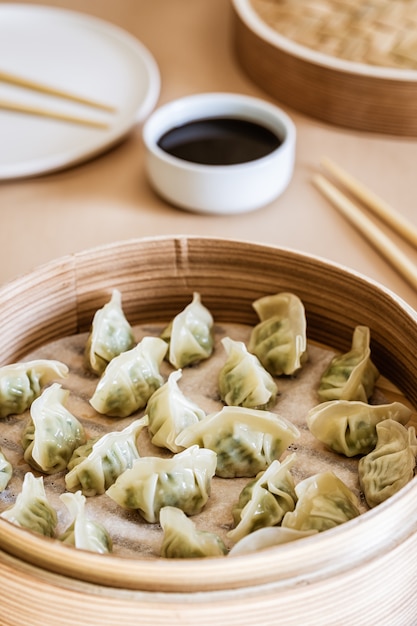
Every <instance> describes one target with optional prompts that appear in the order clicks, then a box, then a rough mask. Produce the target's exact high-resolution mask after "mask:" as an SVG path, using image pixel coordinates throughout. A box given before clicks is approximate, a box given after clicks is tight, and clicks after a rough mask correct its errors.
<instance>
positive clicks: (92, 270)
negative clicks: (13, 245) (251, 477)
mask: <svg viewBox="0 0 417 626" xmlns="http://www.w3.org/2000/svg"><path fill="white" fill-rule="evenodd" d="M115 287H117V288H118V289H120V291H121V292H122V294H123V303H124V310H125V313H126V315H127V316H128V318H129V319H130V320H132V323H148V322H150V321H157V320H160V321H167V320H169V319H171V318H172V317H173V316H174V315H175V314H176V312H177V311H178V310H179V308H180V307H183V306H184V305H185V304H187V303H188V301H189V297H190V294H191V293H192V292H193V291H199V292H200V293H201V294H202V298H203V299H204V302H205V304H206V305H207V307H208V308H209V309H210V310H211V312H212V314H213V316H214V318H215V319H216V320H218V321H219V322H221V321H225V322H226V321H232V322H240V323H247V324H253V323H254V322H255V313H254V311H253V308H252V302H253V300H255V299H257V298H259V297H261V296H263V295H267V294H271V293H274V292H278V291H288V290H291V291H293V292H294V293H296V294H298V295H299V297H300V298H301V299H302V300H303V302H304V305H305V308H306V314H307V323H308V329H309V337H311V338H312V339H314V340H317V341H319V342H322V343H326V344H328V345H331V346H333V347H335V348H338V349H341V350H347V349H348V348H349V347H350V341H351V336H352V330H353V328H354V327H355V326H356V325H358V324H365V325H368V326H369V327H370V329H371V337H372V346H371V348H372V353H373V360H374V361H375V363H376V365H377V366H378V367H379V369H380V371H381V373H382V374H384V375H385V376H386V377H387V378H389V379H390V380H391V381H392V382H393V383H394V384H396V385H397V386H398V387H399V388H400V390H401V392H402V393H403V394H404V395H405V396H406V398H407V399H408V400H409V401H410V402H411V403H412V404H413V405H414V406H416V405H417V385H416V379H417V362H416V359H415V355H416V353H417V315H416V313H415V312H414V311H413V310H412V309H411V308H409V307H408V306H407V305H406V304H405V303H404V302H403V301H402V300H401V299H400V298H398V297H397V296H395V295H394V294H392V293H391V292H389V291H388V290H386V289H384V288H383V287H381V286H379V285H377V284H376V283H374V282H372V281H370V280H367V279H365V278H364V277H362V276H360V275H359V274H356V273H353V272H350V271H347V270H345V269H344V268H342V267H340V266H338V265H334V264H330V263H327V262H325V261H323V260H321V259H318V258H316V257H311V256H307V255H303V254H300V253H297V252H295V251H291V250H286V249H279V248H275V247H271V246H264V245H258V244H253V243H249V242H242V241H241V242H238V241H233V240H226V239H224V240H222V239H211V238H200V237H175V238H156V239H146V240H131V241H127V242H122V243H115V244H112V245H109V246H105V247H101V248H97V249H94V250H90V251H86V252H82V253H78V254H74V255H71V256H68V257H65V258H63V259H60V260H58V261H55V262H52V263H49V264H47V265H46V266H43V267H41V268H39V269H37V270H35V271H34V272H32V273H31V274H29V275H27V276H25V277H22V278H20V279H18V280H16V281H14V282H12V283H10V284H7V285H5V286H3V287H2V288H1V289H0V333H1V337H2V348H1V352H0V363H1V364H6V363H10V362H13V361H16V360H17V359H19V358H21V357H23V356H24V355H25V353H28V352H29V351H30V350H33V349H34V348H35V347H36V346H39V345H42V344H44V343H46V342H49V341H52V340H55V339H58V338H60V337H63V336H67V335H72V334H74V333H78V332H84V331H86V330H87V329H88V328H89V325H90V323H91V319H92V317H93V314H94V312H95V311H96V310H97V308H98V307H99V306H101V305H102V304H103V302H105V301H106V300H107V299H108V295H109V293H110V292H111V290H112V289H113V288H115ZM416 481H417V479H413V480H412V481H411V482H410V483H409V484H408V485H407V486H406V487H405V488H403V489H402V490H401V491H400V492H399V493H398V494H396V495H395V496H393V497H392V498H390V499H389V500H387V501H386V502H385V503H383V504H381V505H379V506H378V507H376V508H374V509H373V510H371V511H369V512H367V513H364V514H363V515H361V516H359V517H358V518H355V519H354V520H352V521H350V522H347V523H346V524H343V525H342V526H339V527H337V528H334V529H332V530H329V531H326V532H325V533H321V534H319V535H315V536H312V537H308V538H307V539H303V540H299V541H298V542H297V541H296V542H293V543H290V544H287V545H284V546H280V547H277V548H270V549H268V550H266V551H262V552H258V553H254V554H251V555H247V556H239V557H237V556H236V557H230V558H224V559H220V560H219V559H203V560H200V559H190V560H167V559H156V560H141V559H123V558H121V557H117V556H115V555H112V556H108V555H105V556H103V555H98V554H93V553H88V552H84V551H81V550H75V549H73V548H71V547H68V546H65V545H63V544H61V543H60V542H59V541H56V540H53V539H48V538H44V537H41V536H38V535H36V534H34V533H30V532H28V531H24V530H22V529H20V528H19V527H17V526H14V525H12V524H10V523H8V522H7V521H5V520H3V519H0V576H1V579H2V602H1V607H0V623H1V624H2V626H23V625H25V626H26V625H28V624H30V625H31V626H45V624H54V626H70V625H71V626H73V625H74V624H78V625H79V626H92V625H93V624H100V625H101V626H107V625H108V626H110V625H112V626H113V625H114V624H119V623H121V624H123V625H124V626H133V625H135V626H136V625H137V624H141V625H142V626H147V625H149V626H151V625H152V626H156V625H157V624H166V623H168V624H172V625H177V624H178V626H179V625H181V626H184V625H194V624H196V623H198V624H200V625H202V626H205V625H207V626H208V625H209V624H210V625H211V624H213V623H216V624H219V625H220V626H221V625H224V626H226V625H227V626H230V625H233V624H236V625H239V626H245V625H247V626H249V625H251V624H253V623H260V624H262V625H263V626H268V625H273V624H274V625H275V624H278V623H279V624H283V625H285V626H299V624H302V623H307V622H308V624H309V625H313V626H314V625H317V626H330V625H332V626H338V625H342V624H343V625H344V624H349V625H350V626H354V625H362V624H363V625H365V624H366V625H368V624H379V625H386V626H391V625H392V624H394V623H395V624H396V626H411V625H412V624H415V616H416V615H417V597H416V595H415V593H414V591H415V589H414V586H415V575H416V569H417V565H416V563H417V534H416V530H417V482H416Z"/></svg>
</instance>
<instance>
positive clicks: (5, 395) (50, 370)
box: [0, 359, 68, 417]
mask: <svg viewBox="0 0 417 626" xmlns="http://www.w3.org/2000/svg"><path fill="white" fill-rule="evenodd" d="M67 374H68V367H67V366H66V365H65V364H64V363H61V362H60V361H53V360H48V359H35V360H33V361H27V362H25V363H13V364H12V365H5V366H4V367H1V368H0V417H7V415H12V414H17V415H20V414H21V413H24V412H25V411H26V410H27V409H28V408H29V407H30V405H31V404H32V402H33V400H35V398H37V397H38V396H40V394H41V391H42V388H43V387H45V386H46V385H48V384H49V383H51V382H52V381H53V380H55V379H57V378H65V376H67Z"/></svg>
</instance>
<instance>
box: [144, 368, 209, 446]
mask: <svg viewBox="0 0 417 626" xmlns="http://www.w3.org/2000/svg"><path fill="white" fill-rule="evenodd" d="M181 376H182V371H181V370H175V371H174V372H172V373H171V374H170V375H169V378H168V381H167V382H166V383H165V384H164V385H162V387H160V388H159V389H157V390H156V391H155V392H154V393H153V394H152V396H151V397H150V398H149V400H148V404H147V407H146V414H147V416H148V419H149V425H148V430H149V432H150V434H151V435H152V443H153V444H154V445H155V446H160V447H162V448H168V450H171V452H180V451H181V450H182V447H181V446H178V445H177V444H176V443H175V438H176V437H177V435H178V434H179V433H180V432H182V431H183V430H184V428H186V427H187V426H190V425H191V424H196V423H197V422H199V421H200V420H202V419H203V418H204V417H205V415H206V414H205V412H204V411H203V409H201V408H200V407H199V406H198V405H197V404H195V403H194V402H192V401H191V400H189V399H188V398H186V397H185V395H184V394H183V393H182V391H181V390H180V388H179V387H178V382H177V381H178V380H179V379H180V378H181Z"/></svg>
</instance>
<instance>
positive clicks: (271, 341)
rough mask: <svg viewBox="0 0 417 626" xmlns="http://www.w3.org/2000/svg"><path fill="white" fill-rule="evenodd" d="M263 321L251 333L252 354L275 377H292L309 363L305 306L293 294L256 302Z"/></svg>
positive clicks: (266, 297)
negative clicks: (307, 361)
mask: <svg viewBox="0 0 417 626" xmlns="http://www.w3.org/2000/svg"><path fill="white" fill-rule="evenodd" d="M253 308H254V309H255V311H256V312H257V314H258V317H259V319H260V320H261V321H260V322H259V324H257V325H256V326H255V327H254V328H253V330H252V333H251V336H250V339H249V344H248V350H249V352H252V353H253V354H256V356H257V357H258V359H259V360H260V362H261V363H262V365H263V366H264V367H265V369H266V370H267V371H268V372H269V373H270V374H272V376H281V375H286V376H292V375H293V374H295V373H296V372H297V371H298V370H299V369H300V368H301V367H302V366H303V364H304V363H305V362H306V360H307V358H308V354H307V321H306V315H305V310H304V305H303V303H302V301H301V300H300V298H299V297H298V296H296V295H295V294H293V293H288V292H282V293H277V294H275V295H273V296H264V297H263V298H259V299H258V300H255V302H254V303H253Z"/></svg>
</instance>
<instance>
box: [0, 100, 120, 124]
mask: <svg viewBox="0 0 417 626" xmlns="http://www.w3.org/2000/svg"><path fill="white" fill-rule="evenodd" d="M0 109H5V110H7V111H14V112H16V113H28V114H30V115H39V116H41V117H48V118H51V119H56V120H60V121H63V122H70V123H73V124H83V125H85V126H92V127H95V128H108V127H109V124H108V123H106V122H102V121H99V120H94V119H91V118H87V117H79V116H78V115H70V114H68V113H61V112H59V111H53V110H52V109H45V108H43V107H36V106H32V105H27V104H20V103H19V102H9V101H8V100H0Z"/></svg>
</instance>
